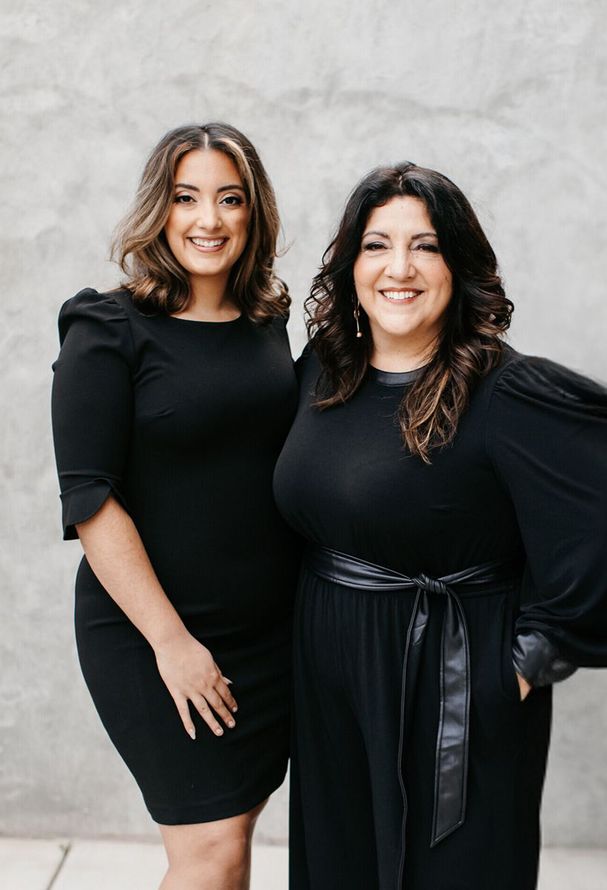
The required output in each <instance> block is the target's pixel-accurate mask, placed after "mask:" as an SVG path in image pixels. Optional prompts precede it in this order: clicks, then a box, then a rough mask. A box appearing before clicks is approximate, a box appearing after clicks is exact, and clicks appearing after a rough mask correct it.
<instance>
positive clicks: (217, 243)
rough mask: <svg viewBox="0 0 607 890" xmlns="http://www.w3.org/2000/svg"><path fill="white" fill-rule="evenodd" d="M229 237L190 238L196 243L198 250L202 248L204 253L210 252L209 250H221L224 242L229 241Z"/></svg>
mask: <svg viewBox="0 0 607 890" xmlns="http://www.w3.org/2000/svg"><path fill="white" fill-rule="evenodd" d="M227 240H228V239H227V238H190V239H189V241H190V242H191V243H192V244H193V245H194V247H195V248H196V249H197V250H200V251H202V252H204V253H208V252H209V251H216V250H221V248H222V247H223V246H224V244H226V243H227Z"/></svg>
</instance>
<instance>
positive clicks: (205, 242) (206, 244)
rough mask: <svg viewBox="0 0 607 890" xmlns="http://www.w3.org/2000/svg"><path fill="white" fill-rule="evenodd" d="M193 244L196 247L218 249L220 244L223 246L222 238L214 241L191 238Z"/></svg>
mask: <svg viewBox="0 0 607 890" xmlns="http://www.w3.org/2000/svg"><path fill="white" fill-rule="evenodd" d="M192 241H193V243H194V244H196V245H197V246H198V247H219V245H220V244H223V242H224V239H223V238H216V239H215V240H214V241H211V240H210V239H209V238H192Z"/></svg>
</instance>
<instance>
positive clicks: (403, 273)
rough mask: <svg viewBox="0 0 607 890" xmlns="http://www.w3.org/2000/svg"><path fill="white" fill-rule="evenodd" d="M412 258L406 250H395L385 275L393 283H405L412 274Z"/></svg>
mask: <svg viewBox="0 0 607 890" xmlns="http://www.w3.org/2000/svg"><path fill="white" fill-rule="evenodd" d="M414 271H415V270H414V265H413V257H412V255H411V252H410V251H409V250H408V249H407V248H403V249H395V250H394V252H393V253H392V255H391V257H390V262H389V263H388V266H387V268H386V275H388V277H389V278H393V279H394V280H395V281H405V280H406V279H407V278H411V276H412V275H413V273H414Z"/></svg>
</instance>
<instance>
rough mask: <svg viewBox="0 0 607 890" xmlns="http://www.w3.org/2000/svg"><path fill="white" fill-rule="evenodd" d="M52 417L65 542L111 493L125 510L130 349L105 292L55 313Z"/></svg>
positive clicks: (121, 316)
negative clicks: (56, 333)
mask: <svg viewBox="0 0 607 890" xmlns="http://www.w3.org/2000/svg"><path fill="white" fill-rule="evenodd" d="M59 340H60V343H61V350H60V353H59V357H58V359H57V361H56V362H55V364H54V365H53V370H54V379H53V391H52V400H51V401H52V419H53V438H54V443H55V456H56V460H57V470H58V473H59V486H60V489H61V501H62V505H63V529H64V535H63V537H64V539H65V540H70V539H73V538H76V537H78V534H77V531H76V528H75V526H76V524H77V523H79V522H84V521H85V520H86V519H90V517H91V516H93V515H94V514H95V513H96V512H97V510H99V508H100V507H101V506H102V504H103V503H104V501H105V500H106V499H107V498H108V496H109V495H110V494H111V495H113V496H114V497H115V498H116V500H117V501H118V502H119V503H120V504H122V506H123V507H125V509H126V507H127V505H126V502H125V497H124V488H123V474H124V467H125V463H126V458H127V451H128V444H129V437H130V428H131V416H132V386H131V376H132V366H133V346H132V340H131V333H130V327H129V321H128V318H127V315H126V312H125V310H124V309H123V308H122V307H121V306H120V305H119V303H118V302H116V300H115V299H114V298H113V297H112V296H111V295H110V294H98V293H97V292H96V291H94V290H92V289H87V290H84V291H80V293H78V294H76V296H75V297H72V299H71V300H68V301H67V303H65V304H64V306H63V307H62V309H61V312H60V313H59Z"/></svg>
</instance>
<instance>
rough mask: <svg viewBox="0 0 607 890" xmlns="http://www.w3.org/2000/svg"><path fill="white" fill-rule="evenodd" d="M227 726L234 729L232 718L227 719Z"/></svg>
mask: <svg viewBox="0 0 607 890" xmlns="http://www.w3.org/2000/svg"><path fill="white" fill-rule="evenodd" d="M228 726H229V727H230V729H234V727H235V726H236V724H235V723H234V721H233V720H228Z"/></svg>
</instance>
